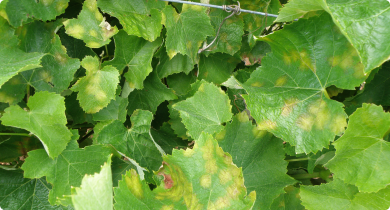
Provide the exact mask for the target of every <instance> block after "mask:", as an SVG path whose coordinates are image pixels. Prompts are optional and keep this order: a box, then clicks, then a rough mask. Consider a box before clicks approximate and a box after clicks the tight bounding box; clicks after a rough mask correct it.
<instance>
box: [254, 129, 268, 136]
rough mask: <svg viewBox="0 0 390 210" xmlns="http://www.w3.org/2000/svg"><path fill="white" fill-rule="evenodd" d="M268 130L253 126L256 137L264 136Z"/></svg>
mask: <svg viewBox="0 0 390 210" xmlns="http://www.w3.org/2000/svg"><path fill="white" fill-rule="evenodd" d="M267 133H268V132H267V131H265V130H259V129H258V127H253V129H252V134H253V136H254V137H256V138H262V137H264V136H265V135H266V134H267Z"/></svg>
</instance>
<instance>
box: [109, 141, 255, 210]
mask: <svg viewBox="0 0 390 210" xmlns="http://www.w3.org/2000/svg"><path fill="white" fill-rule="evenodd" d="M156 174H157V175H158V176H159V178H160V179H163V181H161V183H160V185H159V186H158V187H157V188H156V189H154V190H153V191H151V190H150V188H149V187H148V185H147V184H146V183H145V181H141V180H140V178H139V176H138V175H137V174H136V172H135V171H134V170H131V171H128V172H127V174H126V176H123V179H122V181H120V182H119V186H118V188H115V189H114V192H115V197H114V199H115V201H116V203H115V209H128V203H131V204H132V207H133V208H134V209H148V208H156V209H217V208H219V209H222V208H224V209H252V205H253V203H254V201H255V199H256V198H255V197H256V193H255V192H254V191H252V192H251V193H250V194H249V195H248V196H247V194H246V188H245V186H244V179H243V177H242V171H241V169H240V168H237V166H235V165H234V164H233V163H232V157H231V156H230V155H229V154H228V153H225V152H224V151H223V150H222V149H221V148H220V147H219V146H218V143H217V141H216V140H215V139H213V137H212V136H210V135H208V134H205V133H203V134H201V135H200V137H199V139H198V140H197V141H196V143H195V145H194V148H193V149H187V150H173V154H172V156H171V155H168V156H164V162H163V166H162V168H161V169H160V170H159V171H157V172H156ZM161 176H162V177H161Z"/></svg>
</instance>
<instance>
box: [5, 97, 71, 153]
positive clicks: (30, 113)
mask: <svg viewBox="0 0 390 210" xmlns="http://www.w3.org/2000/svg"><path fill="white" fill-rule="evenodd" d="M27 106H28V107H29V110H27V111H26V110H23V109H22V108H21V107H19V106H17V105H13V106H10V107H8V108H7V109H5V113H4V115H3V117H2V118H1V121H2V124H3V125H6V126H12V127H17V128H22V129H26V130H28V131H30V132H31V133H33V134H34V135H36V136H37V137H38V138H39V140H40V141H41V142H42V144H43V146H44V147H45V150H46V152H47V154H48V155H49V156H50V158H55V157H57V156H58V155H59V154H60V153H61V152H62V151H63V150H64V149H65V147H66V145H67V144H68V142H69V141H70V139H71V137H72V133H71V132H70V131H69V130H68V128H67V127H66V123H67V121H66V117H65V102H64V98H63V97H62V96H60V95H57V94H54V93H49V92H37V93H35V95H34V96H32V97H30V99H29V101H28V103H27Z"/></svg>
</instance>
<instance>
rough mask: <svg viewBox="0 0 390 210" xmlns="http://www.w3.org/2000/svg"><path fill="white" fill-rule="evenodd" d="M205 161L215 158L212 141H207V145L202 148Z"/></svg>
mask: <svg viewBox="0 0 390 210" xmlns="http://www.w3.org/2000/svg"><path fill="white" fill-rule="evenodd" d="M201 151H202V153H203V159H205V160H210V159H213V158H214V144H213V142H212V141H211V140H209V139H208V140H207V141H206V143H205V145H204V146H203V147H202V148H201Z"/></svg>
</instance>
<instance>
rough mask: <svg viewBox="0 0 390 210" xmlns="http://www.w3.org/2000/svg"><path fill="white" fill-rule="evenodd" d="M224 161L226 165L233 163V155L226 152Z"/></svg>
mask: <svg viewBox="0 0 390 210" xmlns="http://www.w3.org/2000/svg"><path fill="white" fill-rule="evenodd" d="M223 162H224V163H225V164H226V165H230V164H232V162H233V159H232V156H230V155H226V154H225V155H224V156H223Z"/></svg>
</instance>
